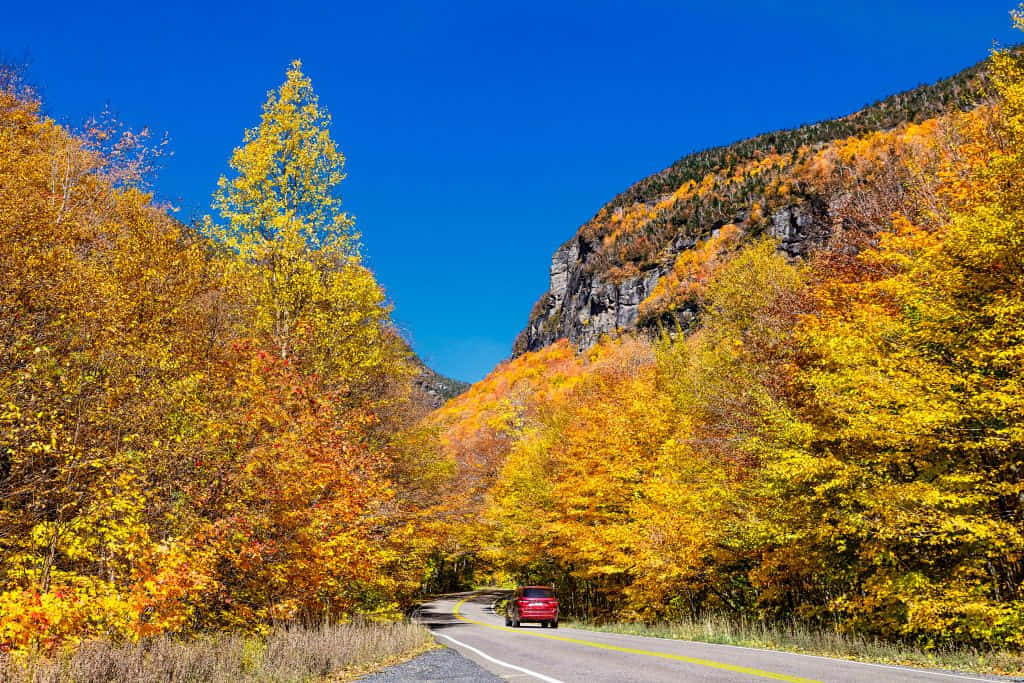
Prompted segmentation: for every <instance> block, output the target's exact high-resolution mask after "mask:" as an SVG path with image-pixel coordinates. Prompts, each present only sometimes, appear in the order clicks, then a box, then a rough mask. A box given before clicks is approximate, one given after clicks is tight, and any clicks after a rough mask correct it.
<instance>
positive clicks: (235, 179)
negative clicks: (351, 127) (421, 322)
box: [204, 60, 404, 393]
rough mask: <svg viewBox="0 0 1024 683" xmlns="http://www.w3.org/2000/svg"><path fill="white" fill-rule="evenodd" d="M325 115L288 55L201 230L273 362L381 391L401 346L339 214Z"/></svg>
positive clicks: (340, 169) (338, 158)
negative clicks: (276, 358) (220, 254)
mask: <svg viewBox="0 0 1024 683" xmlns="http://www.w3.org/2000/svg"><path fill="white" fill-rule="evenodd" d="M330 124H331V117H330V115H329V114H328V113H327V111H326V110H325V109H324V108H323V107H321V106H320V103H319V99H318V98H317V95H316V93H315V92H314V91H313V86H312V83H311V82H310V79H309V78H308V77H307V76H305V75H304V74H303V73H302V69H301V63H300V62H299V61H298V60H296V61H294V62H292V64H291V66H290V68H289V69H288V73H287V78H286V79H285V82H284V83H283V84H281V86H280V87H279V88H278V89H277V90H272V91H270V92H269V93H268V95H267V101H266V102H265V103H264V105H263V114H262V116H261V118H260V123H259V125H258V126H256V127H254V128H250V129H248V130H247V131H246V132H245V137H244V141H243V144H242V146H241V147H238V148H236V149H235V150H234V152H233V153H232V155H231V159H230V161H229V165H230V167H231V169H232V171H233V172H234V173H233V176H232V177H230V178H228V177H225V176H222V177H221V178H220V180H219V182H218V189H217V191H216V193H215V194H214V201H213V206H214V208H215V209H217V211H219V213H220V215H221V218H222V219H223V221H222V222H215V221H214V220H213V219H211V218H210V217H207V218H206V219H205V221H204V231H205V232H206V233H207V234H208V235H209V236H211V237H212V238H214V239H215V240H216V241H217V242H219V243H220V244H222V245H224V247H225V248H226V249H227V251H228V252H229V254H230V255H231V256H232V257H233V258H229V259H228V261H229V263H230V267H229V268H228V271H229V273H230V274H229V280H230V286H231V288H232V289H233V291H234V292H235V294H236V295H239V298H240V299H241V301H242V303H243V305H246V306H248V307H249V309H250V313H251V315H250V316H247V318H248V320H250V321H252V322H253V323H255V330H252V331H253V332H255V333H256V334H257V335H258V336H259V337H260V338H261V339H262V340H264V341H266V342H269V343H270V344H271V345H272V346H273V348H274V350H275V352H276V353H277V354H279V355H280V357H281V358H282V359H286V360H289V361H291V362H293V363H296V362H297V363H299V364H300V366H302V367H303V368H304V369H307V370H311V371H315V372H317V373H319V374H320V375H321V376H322V377H333V378H335V379H336V380H337V386H346V387H348V388H349V389H350V390H351V391H352V392H353V393H359V391H358V390H359V389H370V388H372V387H374V386H380V384H381V383H382V381H383V380H384V375H382V374H381V373H382V372H383V373H384V374H385V375H386V374H388V372H390V371H394V370H395V369H396V368H397V367H398V366H400V365H401V362H400V357H401V356H403V355H404V353H403V352H404V349H403V348H402V346H401V344H400V343H399V340H398V338H397V336H396V335H395V334H394V333H393V332H392V330H391V328H390V326H389V319H388V314H389V309H388V306H387V305H386V301H385V298H384V293H383V291H382V290H381V289H380V287H379V286H378V285H377V283H376V281H375V280H374V278H373V275H372V274H371V273H370V272H369V271H368V270H367V269H366V268H365V267H364V266H363V265H362V263H361V259H360V254H359V244H358V237H359V236H358V234H357V233H356V232H355V230H354V220H353V219H352V217H351V216H349V215H348V214H346V213H345V212H344V211H343V210H342V206H341V195H340V193H339V186H340V184H341V182H342V180H344V178H345V173H344V167H345V156H344V154H342V152H341V151H340V150H339V149H338V147H337V145H336V144H335V142H334V140H333V139H332V138H331V134H330V130H329V128H330Z"/></svg>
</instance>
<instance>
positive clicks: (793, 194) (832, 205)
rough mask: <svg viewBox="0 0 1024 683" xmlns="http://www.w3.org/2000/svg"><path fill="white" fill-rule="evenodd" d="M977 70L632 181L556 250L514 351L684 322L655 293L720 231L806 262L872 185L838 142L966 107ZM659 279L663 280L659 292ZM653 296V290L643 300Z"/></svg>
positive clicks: (682, 303)
mask: <svg viewBox="0 0 1024 683" xmlns="http://www.w3.org/2000/svg"><path fill="white" fill-rule="evenodd" d="M981 66H982V64H978V65H975V66H973V67H970V68H968V69H965V70H964V71H962V72H960V73H959V74H956V75H955V76H952V77H951V78H948V79H945V80H942V81H939V82H937V83H935V84H932V85H925V86H920V87H918V88H914V89H912V90H908V91H906V92H903V93H899V94H897V95H892V96H890V97H888V98H886V99H884V100H881V101H879V102H877V103H875V104H873V105H871V106H869V107H865V108H864V109H861V110H859V111H857V112H854V113H853V114H850V115H848V116H844V117H840V118H837V119H831V120H828V121H822V122H819V123H814V124H810V125H806V126H801V127H799V128H795V129H792V130H787V131H776V132H773V133H766V134H764V135H759V136H756V137H753V138H749V139H747V140H742V141H740V142H737V143H734V144H732V145H727V146H724V147H716V148H711V149H708V150H704V151H701V152H697V153H695V154H690V155H688V156H685V157H683V158H682V159H680V160H679V161H677V162H676V163H674V164H672V165H671V166H669V167H668V168H666V169H664V170H663V171H660V172H658V173H655V174H652V175H651V176H648V177H647V178H644V179H643V180H641V181H639V182H638V183H636V184H635V185H633V186H632V187H630V188H628V189H627V190H625V191H624V192H622V193H621V194H620V195H618V196H617V197H615V198H614V199H613V200H612V201H611V202H609V203H608V204H607V205H606V206H605V207H604V208H602V209H601V210H600V211H599V212H598V213H597V214H596V215H595V216H594V218H593V219H591V220H590V221H588V222H587V223H586V224H584V225H583V226H582V227H580V229H579V230H578V232H577V233H576V235H575V236H574V237H573V238H572V239H570V240H569V241H568V242H566V243H565V244H564V245H562V246H561V247H560V248H559V249H558V250H557V251H556V252H555V254H554V256H553V257H552V259H551V270H550V288H549V289H548V292H547V293H546V294H544V296H542V297H541V298H540V300H539V301H538V302H537V303H536V305H535V306H534V308H533V312H532V313H531V314H530V318H529V320H528V322H527V325H526V328H525V329H524V330H523V331H522V332H521V333H520V334H519V336H518V338H517V339H516V342H515V346H514V347H513V355H514V356H518V355H520V354H523V353H526V352H528V351H534V350H537V349H540V348H543V347H544V346H547V345H548V344H551V343H552V342H554V341H556V340H557V339H560V338H567V339H568V340H569V341H570V342H571V343H572V344H574V345H576V346H577V347H578V348H580V349H585V348H588V347H590V346H592V345H593V344H595V343H596V342H597V340H598V339H599V338H600V337H601V336H602V335H605V334H616V333H619V332H622V331H629V330H635V329H637V328H643V327H645V326H649V327H656V325H657V323H658V322H659V321H662V322H671V320H672V319H675V320H677V321H679V322H681V323H683V325H684V326H688V325H689V324H690V323H691V322H692V320H693V318H694V317H695V316H696V315H698V313H699V308H700V307H699V302H698V301H696V300H692V299H691V300H687V299H686V297H685V296H671V295H670V296H665V292H664V290H665V289H666V288H667V287H668V288H671V287H673V286H678V284H679V282H684V281H685V280H686V277H687V275H686V273H685V272H682V271H685V269H686V267H687V263H686V261H687V259H685V258H682V257H681V255H682V254H684V252H687V251H688V250H693V249H694V248H695V247H697V248H700V247H701V246H702V245H703V244H705V242H704V241H705V240H708V239H709V238H711V237H712V236H714V235H715V234H717V233H716V231H718V230H719V229H721V228H722V227H723V226H725V225H731V226H734V228H731V229H730V230H731V231H732V232H733V233H735V230H736V229H738V230H739V234H740V235H741V236H743V237H744V238H747V239H749V238H753V237H757V236H759V235H764V234H769V235H771V236H773V237H774V238H776V239H777V240H778V241H779V249H780V250H781V251H783V252H785V253H786V254H788V255H789V256H791V257H794V258H798V257H802V256H805V255H806V254H807V252H808V250H810V249H811V248H813V246H814V245H815V244H817V243H819V242H820V241H821V240H824V239H826V238H827V237H828V235H829V234H830V232H832V230H833V229H834V227H835V226H836V225H837V224H843V223H844V222H846V221H849V220H851V216H850V215H848V214H845V215H844V206H845V205H846V204H847V203H848V200H849V197H850V195H851V194H856V193H860V192H863V191H864V190H863V188H864V187H865V186H870V185H873V184H876V183H877V182H878V181H879V177H878V176H877V175H874V176H870V175H863V174H871V173H874V172H875V171H876V170H877V169H876V168H875V167H871V168H869V167H870V166H871V164H863V163H859V162H853V163H851V161H850V159H849V158H848V157H849V154H848V150H845V151H841V149H840V148H841V147H842V145H843V143H844V141H848V140H852V139H855V138H858V137H859V136H865V135H867V134H870V133H873V132H876V131H898V130H901V129H902V128H905V127H906V126H907V125H909V124H912V123H920V122H922V121H924V120H927V119H930V118H935V117H937V116H941V115H942V114H945V113H947V112H949V111H952V110H955V109H968V108H971V107H974V106H977V104H978V103H979V102H980V101H981V99H980V98H981V95H980V94H979V93H981V92H983V88H982V87H981V85H982V84H981V79H982V78H983V76H982V75H981V74H982V73H983V72H982V69H981V68H980V67H981ZM870 161H871V163H876V162H878V160H877V159H876V158H874V157H873V158H872V159H871V160H870ZM865 169H867V170H865ZM889 170H890V171H891V170H892V169H889ZM859 174H861V175H859ZM890 175H891V173H890ZM898 192H899V189H898V187H897V188H894V189H893V194H894V195H896V194H898ZM883 213H884V212H883ZM886 215H888V214H886ZM852 220H854V221H860V222H863V217H854V218H852ZM694 253H696V252H694ZM691 260H692V259H691ZM670 273H671V274H672V276H673V278H674V279H672V280H670V281H666V283H667V284H663V285H659V282H660V281H661V280H662V279H663V278H665V276H666V275H667V274H670ZM656 288H659V289H660V290H661V291H659V292H657V293H656V294H657V296H653V294H655V289H656Z"/></svg>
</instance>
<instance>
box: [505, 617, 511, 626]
mask: <svg viewBox="0 0 1024 683" xmlns="http://www.w3.org/2000/svg"><path fill="white" fill-rule="evenodd" d="M511 625H512V620H511V619H509V618H508V615H507V614H506V615H505V626H511Z"/></svg>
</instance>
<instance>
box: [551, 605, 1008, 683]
mask: <svg viewBox="0 0 1024 683" xmlns="http://www.w3.org/2000/svg"><path fill="white" fill-rule="evenodd" d="M565 625H566V626H572V627H575V628H583V629H589V630H593V631H607V632H611V633H628V634H632V635H639V636H650V637H654V638H673V639H677V640H693V641H697V642H702V643H719V644H722V645H740V646H744V647H755V648H765V649H771V650H783V651H786V652H800V653H803V654H813V655H821V656H825V657H838V658H841V659H855V660H858V661H863V662H876V663H880V664H898V665H902V666H914V667H921V668H927V669H947V670H952V671H965V672H972V673H990V674H1005V675H1012V676H1020V675H1024V653H1020V652H1008V651H1004V650H978V649H974V648H969V647H960V648H936V649H933V650H922V649H919V648H915V647H913V646H910V645H907V644H902V643H892V642H886V641H879V640H875V639H870V638H863V637H860V636H856V635H851V634H846V633H841V632H838V631H833V630H829V629H823V628H812V627H809V626H806V625H802V624H786V625H780V624H769V623H765V622H761V621H753V620H749V621H744V620H740V621H737V620H731V619H725V618H722V617H716V616H709V617H705V618H703V619H692V620H687V621H678V622H671V623H661V624H650V625H645V624H639V623H609V624H593V623H587V622H578V621H575V622H569V621H566V622H565Z"/></svg>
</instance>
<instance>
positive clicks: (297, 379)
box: [0, 63, 430, 650]
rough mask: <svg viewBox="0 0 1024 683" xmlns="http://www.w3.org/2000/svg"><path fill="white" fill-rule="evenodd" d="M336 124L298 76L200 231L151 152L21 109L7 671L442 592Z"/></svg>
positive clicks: (11, 184) (3, 299) (3, 550)
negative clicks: (25, 652)
mask: <svg viewBox="0 0 1024 683" xmlns="http://www.w3.org/2000/svg"><path fill="white" fill-rule="evenodd" d="M8 81H9V82H10V83H13V82H14V81H13V80H12V79H8ZM328 122H329V119H328V118H327V117H326V114H325V113H324V112H322V110H320V109H318V107H317V103H316V100H315V95H314V94H313V93H312V89H311V87H310V84H309V81H308V79H306V78H305V77H304V76H303V75H302V73H301V71H300V69H299V66H298V64H297V63H296V64H294V65H293V66H292V68H291V69H290V70H289V72H288V79H287V80H286V82H285V84H284V85H283V86H282V87H281V88H280V89H279V90H277V91H274V92H272V93H271V94H270V96H269V99H268V104H267V106H266V107H265V109H264V115H263V119H262V123H261V127H257V128H256V129H254V130H253V131H250V132H249V133H248V134H247V136H246V139H245V144H244V145H243V147H242V148H240V150H239V151H237V152H236V154H235V157H233V159H232V167H233V173H234V176H233V180H224V181H222V184H221V190H220V192H219V193H218V195H217V202H216V204H217V206H218V207H219V208H220V209H221V214H220V216H218V217H217V218H212V219H209V220H208V221H207V222H206V224H205V226H204V227H203V229H201V230H194V229H192V228H189V227H186V226H183V225H182V224H180V223H178V222H177V221H175V220H173V219H172V218H169V217H168V216H167V215H166V213H165V212H164V210H163V209H162V208H161V207H159V206H156V205H154V203H153V202H152V199H151V197H150V195H148V194H145V193H144V192H143V191H142V190H141V189H140V185H141V182H140V181H141V180H142V179H143V177H144V175H145V172H146V166H145V164H144V163H143V161H144V160H145V159H146V154H145V153H144V152H138V153H136V151H133V150H134V149H135V148H136V147H137V146H138V145H139V144H140V143H142V142H143V140H142V139H141V138H139V137H138V136H134V135H131V134H129V133H125V132H122V133H120V134H119V137H118V138H117V139H116V140H113V141H111V140H109V139H107V138H104V136H106V135H108V134H107V133H104V131H106V130H109V128H102V129H100V128H96V127H95V126H94V127H93V128H91V129H90V130H91V131H92V137H90V134H89V131H87V132H86V133H85V134H82V135H76V134H72V133H71V132H69V131H68V130H67V129H66V128H64V127H62V126H59V125H57V124H56V123H54V122H53V121H52V120H50V119H48V118H46V117H45V116H43V115H42V114H41V113H40V109H39V104H38V102H37V101H36V99H35V98H34V96H33V95H32V94H31V92H29V91H27V90H25V89H22V88H14V87H8V88H5V89H4V90H3V92H0V272H2V273H3V277H2V278H0V317H2V319H3V320H4V325H3V329H2V331H0V649H3V650H7V649H11V648H15V649H20V648H43V649H48V648H53V647H56V646H58V645H60V644H61V643H64V642H69V641H70V642H75V641H78V640H81V639H83V638H88V637H92V636H100V635H105V636H112V637H119V638H137V637H140V636H145V635H150V634H155V633H159V632H190V631H196V630H204V629H212V628H225V627H230V628H242V629H246V630H253V629H255V630H260V629H263V628H266V626H267V625H268V624H270V623H272V622H275V623H284V622H288V621H292V620H304V621H308V622H317V621H320V620H324V619H328V620H333V619H344V618H346V617H348V616H350V615H353V614H356V613H364V614H365V613H373V614H377V613H379V614H385V615H386V614H393V613H395V611H396V610H397V609H399V608H400V607H401V605H402V604H404V602H406V601H407V600H408V599H409V597H410V596H411V595H412V593H413V592H414V591H415V590H416V589H417V588H418V586H419V581H420V578H421V576H420V575H421V573H422V570H421V568H420V567H421V566H422V563H423V561H422V560H420V561H417V560H416V557H417V555H416V554H415V552H416V551H415V550H413V549H410V547H409V546H408V544H407V542H408V539H409V538H410V537H411V536H413V535H414V534H413V532H412V531H411V530H410V525H411V524H413V520H414V517H415V515H414V513H415V511H416V510H418V509H420V508H421V507H423V506H424V505H426V504H427V503H428V502H429V501H428V499H427V497H426V494H425V493H424V492H423V491H422V489H419V488H417V487H418V486H419V483H418V482H417V481H410V479H409V477H407V476H406V474H405V473H406V472H407V470H408V469H409V465H408V461H409V460H410V456H409V455H408V454H407V452H406V451H404V450H403V448H405V447H406V446H405V445H404V444H403V443H401V442H400V440H399V439H398V438H396V437H395V435H396V434H399V433H402V432H403V430H404V429H405V428H406V427H408V426H410V425H411V424H412V423H413V421H414V419H415V418H416V417H417V415H419V414H422V412H423V409H422V408H420V407H418V406H417V405H415V404H414V401H413V394H412V386H411V380H412V376H413V374H414V371H413V369H412V366H411V364H410V362H409V358H408V356H409V353H408V349H407V347H406V346H405V344H404V343H403V342H402V341H401V340H400V338H399V337H398V335H397V334H396V333H395V331H394V330H393V329H392V327H391V325H390V322H389V310H388V308H387V305H386V302H385V299H384V295H383V292H382V291H381V289H380V288H379V287H378V286H377V284H376V282H375V281H374V279H373V276H372V274H371V273H370V272H369V271H368V270H367V269H366V268H365V267H364V266H363V265H362V264H361V260H360V257H359V252H358V245H357V243H356V238H355V234H354V232H353V230H352V221H351V219H349V218H348V217H347V216H345V215H344V214H342V213H341V212H340V210H339V209H338V202H339V201H340V199H339V195H338V194H337V185H338V183H339V182H340V180H341V178H342V177H343V174H342V173H341V169H342V164H343V161H344V158H343V157H342V156H341V154H340V152H338V151H337V149H336V148H335V147H334V143H333V142H332V141H331V140H330V137H329V133H328V129H327V123H328ZM97 137H98V138H100V139H107V142H108V143H111V144H107V145H97V144H93V140H94V139H95V138H97ZM311 139H314V140H315V141H316V142H317V144H316V145H312V144H309V140H311ZM268 155H270V156H274V157H275V158H276V159H277V160H279V162H280V164H279V165H278V166H273V167H271V166H268V164H266V163H263V162H259V161H253V160H254V159H255V160H260V159H262V160H263V161H264V162H265V161H266V159H268V158H269V156H268ZM140 160H141V161H140ZM298 178H301V182H299V181H297V179H298ZM253 188H256V189H255V190H254V189H253ZM254 192H255V193H256V194H258V195H259V197H258V198H257V197H256V196H255V195H254V194H253V193H254ZM275 192H276V193H275ZM221 221H223V223H222V222H221ZM220 226H223V227H220ZM416 457H417V458H418V459H420V461H421V462H420V464H419V465H418V466H419V468H420V469H421V470H425V469H429V467H430V464H429V455H424V454H420V453H417V454H416Z"/></svg>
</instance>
